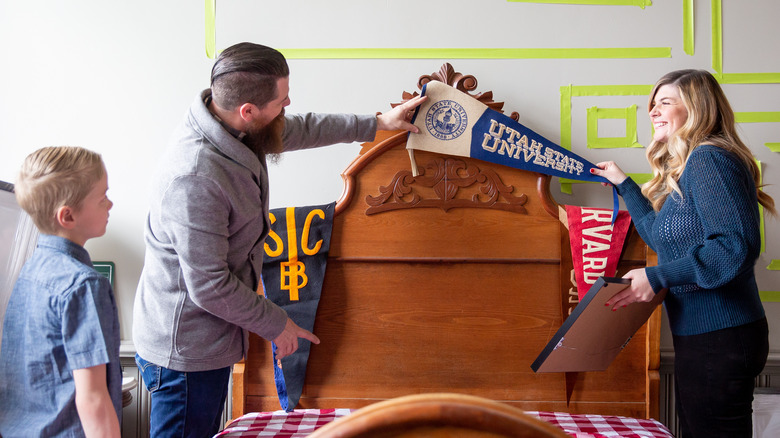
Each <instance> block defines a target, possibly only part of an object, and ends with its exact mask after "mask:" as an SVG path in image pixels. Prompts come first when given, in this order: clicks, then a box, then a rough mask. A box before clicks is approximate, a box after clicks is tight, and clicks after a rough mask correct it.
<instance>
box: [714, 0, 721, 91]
mask: <svg viewBox="0 0 780 438" xmlns="http://www.w3.org/2000/svg"><path fill="white" fill-rule="evenodd" d="M712 69H713V70H715V72H716V73H717V74H718V75H720V74H721V73H723V8H722V4H721V0H712ZM716 77H717V75H716Z"/></svg>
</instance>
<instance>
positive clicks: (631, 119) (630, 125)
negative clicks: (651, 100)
mask: <svg viewBox="0 0 780 438" xmlns="http://www.w3.org/2000/svg"><path fill="white" fill-rule="evenodd" d="M626 142H627V143H628V144H627V145H626V147H627V148H641V147H644V146H642V145H641V144H639V140H638V136H637V134H636V105H631V106H630V107H628V108H626Z"/></svg>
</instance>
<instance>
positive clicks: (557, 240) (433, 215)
mask: <svg viewBox="0 0 780 438" xmlns="http://www.w3.org/2000/svg"><path fill="white" fill-rule="evenodd" d="M431 80H440V81H442V82H445V83H448V84H450V85H452V86H454V87H455V88H458V89H459V90H461V91H463V92H465V93H467V94H469V95H470V96H472V97H474V98H477V99H479V100H480V101H482V102H483V103H485V104H487V105H489V106H491V107H492V108H493V109H497V110H499V111H500V110H501V109H502V107H503V103H501V102H495V101H493V99H492V93H491V92H486V93H471V92H472V91H473V90H475V89H476V86H477V81H476V79H475V78H474V77H473V76H466V75H463V74H460V73H457V72H455V71H454V69H453V68H452V66H450V65H449V64H445V65H444V66H443V67H442V68H441V70H440V71H439V72H435V73H433V74H431V75H425V76H422V77H421V78H420V80H419V82H418V84H417V86H418V89H419V88H421V87H422V85H423V84H425V83H427V82H428V81H431ZM417 94H418V93H417V92H415V93H413V94H411V93H406V92H405V93H403V95H402V96H403V99H404V100H408V99H409V98H411V97H412V96H414V95H417ZM396 105H397V104H396ZM512 117H513V118H515V119H517V114H516V113H514V114H512ZM406 138H407V134H406V133H405V132H400V133H399V132H379V133H378V134H377V139H376V140H375V141H374V142H371V143H366V144H364V145H363V146H364V147H363V149H362V151H361V153H360V156H359V157H357V158H356V159H355V160H354V161H353V162H352V164H351V165H350V166H349V167H348V168H347V169H346V171H345V172H344V173H343V174H342V176H343V178H344V181H345V189H344V193H343V195H342V197H341V199H340V200H339V201H338V203H337V207H336V214H335V218H334V223H333V234H332V241H331V247H330V254H329V258H328V266H327V274H326V277H325V281H324V285H323V289H322V298H321V301H320V304H319V310H318V313H317V317H316V320H315V324H314V332H315V334H317V336H319V338H320V339H321V341H322V342H321V344H320V345H313V346H312V349H311V354H310V356H309V362H308V368H307V375H306V381H305V386H304V390H303V395H302V397H301V399H300V402H299V404H298V408H318V409H325V408H360V407H363V406H366V405H369V404H372V403H375V402H378V401H382V400H387V399H391V398H395V397H399V396H406V395H410V394H422V393H435V392H454V393H461V394H467V395H473V396H479V397H485V398H489V399H492V400H496V401H499V402H503V403H506V404H508V405H511V406H515V407H518V408H521V409H524V410H539V411H565V412H570V413H581V414H582V413H584V414H601V415H622V416H629V417H637V418H658V399H659V375H658V368H659V361H660V352H659V338H660V325H661V311H660V309H657V310H656V312H655V314H654V315H653V317H651V319H650V320H649V322H648V323H647V324H645V326H643V327H642V328H641V329H640V331H639V332H638V333H637V334H636V335H635V336H634V338H633V339H632V340H631V342H629V344H628V345H627V346H626V348H625V349H624V350H623V351H622V352H621V353H620V354H619V355H618V357H617V359H616V360H615V362H614V363H613V364H612V365H611V366H610V368H609V369H608V370H607V371H604V372H587V373H565V374H564V373H534V372H533V371H532V370H531V368H530V365H531V363H532V362H533V361H534V360H535V359H536V357H537V355H538V354H539V353H540V352H541V351H542V349H543V348H544V347H545V345H546V344H547V342H548V341H549V340H550V339H551V338H552V336H553V335H554V334H555V332H556V330H557V329H558V328H559V327H560V326H561V324H562V322H563V321H564V319H565V316H566V315H568V314H569V312H570V311H571V310H572V309H573V308H574V306H576V299H577V293H576V285H574V284H573V281H572V278H573V274H572V261H571V250H570V248H569V238H568V232H567V230H566V228H565V227H564V225H563V224H562V222H561V221H560V220H559V214H561V213H559V206H558V204H557V203H556V202H555V200H554V199H553V198H552V196H551V195H550V177H549V176H545V175H541V174H537V173H533V172H528V171H523V170H518V169H513V168H509V167H504V166H500V165H496V164H491V163H487V162H483V161H477V160H472V159H469V158H461V157H451V156H444V155H437V154H433V153H427V152H420V151H418V152H416V160H417V163H418V166H419V167H420V169H421V174H420V175H419V176H418V177H412V174H411V168H410V161H409V156H408V154H407V151H406V149H405V143H406ZM563 214H564V215H565V213H563ZM653 260H654V254H652V252H651V251H649V250H648V248H647V246H646V245H645V244H644V242H642V240H641V239H640V238H639V237H638V235H637V233H636V231H635V230H634V229H633V227H632V228H631V230H630V231H629V236H628V237H627V239H626V244H625V247H624V251H623V254H622V256H621V261H620V264H619V267H618V273H617V275H618V276H620V275H623V274H624V273H625V272H627V271H628V270H630V269H634V268H637V267H642V266H645V265H646V264H652V263H653ZM232 397H233V398H232V402H233V410H232V416H233V418H236V417H239V416H241V415H243V414H244V413H247V412H258V411H275V410H279V409H280V406H279V401H278V398H277V395H276V388H275V386H274V379H273V370H272V364H271V353H270V343H269V342H266V341H264V340H262V339H261V338H259V337H257V336H254V335H253V336H252V337H251V338H250V349H249V357H248V358H247V359H246V360H245V361H242V362H241V363H239V364H237V365H236V366H235V367H234V371H233V395H232Z"/></svg>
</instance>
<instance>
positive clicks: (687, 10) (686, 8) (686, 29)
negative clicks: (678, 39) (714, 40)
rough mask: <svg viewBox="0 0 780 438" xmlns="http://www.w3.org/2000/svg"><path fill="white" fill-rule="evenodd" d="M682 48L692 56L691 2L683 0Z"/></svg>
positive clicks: (690, 0)
mask: <svg viewBox="0 0 780 438" xmlns="http://www.w3.org/2000/svg"><path fill="white" fill-rule="evenodd" d="M683 48H684V49H685V53H686V54H688V55H691V56H693V0H683Z"/></svg>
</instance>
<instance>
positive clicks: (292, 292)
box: [263, 202, 336, 412]
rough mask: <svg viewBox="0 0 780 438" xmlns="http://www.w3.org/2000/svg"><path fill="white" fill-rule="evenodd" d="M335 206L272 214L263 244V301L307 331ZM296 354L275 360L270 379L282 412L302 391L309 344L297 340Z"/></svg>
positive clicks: (322, 276)
mask: <svg viewBox="0 0 780 438" xmlns="http://www.w3.org/2000/svg"><path fill="white" fill-rule="evenodd" d="M335 208H336V203H335V202H333V203H330V204H327V205H318V206H311V207H287V208H278V209H274V210H271V212H270V217H271V232H270V233H269V235H268V237H267V238H266V241H265V260H264V262H263V286H264V288H265V296H266V297H267V298H268V299H269V300H271V301H273V302H274V303H276V304H277V305H279V306H280V307H281V308H283V309H284V310H286V311H287V315H288V316H289V317H290V318H291V319H292V320H293V322H295V323H296V324H298V325H299V326H300V327H302V328H304V329H306V330H309V331H312V329H313V328H314V317H315V316H316V314H317V306H318V305H319V302H320V294H321V293H322V282H323V280H324V279H325V268H326V266H327V261H328V250H329V249H330V235H331V229H332V226H333V212H334V210H335ZM298 342H299V344H298V350H297V351H296V352H295V353H293V354H291V355H290V356H287V357H285V358H284V359H282V360H281V363H282V367H281V368H279V366H278V365H277V361H276V345H273V352H274V357H273V362H274V365H273V367H274V380H275V381H276V389H277V393H278V395H279V403H280V404H281V406H282V409H284V410H285V411H287V412H290V411H292V410H293V409H295V406H296V405H297V404H298V400H299V399H300V397H301V392H302V391H303V381H304V377H305V376H306V362H307V361H308V359H309V350H310V348H311V343H310V342H309V341H307V340H305V339H299V340H298Z"/></svg>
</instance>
